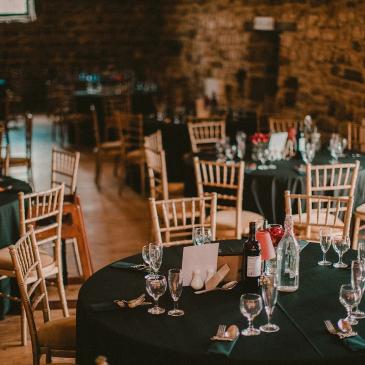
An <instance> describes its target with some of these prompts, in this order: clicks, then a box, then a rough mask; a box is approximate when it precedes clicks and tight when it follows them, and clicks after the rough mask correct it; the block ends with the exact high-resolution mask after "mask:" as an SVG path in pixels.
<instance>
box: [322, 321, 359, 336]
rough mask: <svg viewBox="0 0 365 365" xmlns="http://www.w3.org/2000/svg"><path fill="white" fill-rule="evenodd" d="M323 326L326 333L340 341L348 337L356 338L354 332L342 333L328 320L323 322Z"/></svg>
mask: <svg viewBox="0 0 365 365" xmlns="http://www.w3.org/2000/svg"><path fill="white" fill-rule="evenodd" d="M324 324H325V326H326V328H327V331H328V332H329V333H330V334H331V335H335V336H338V337H339V338H340V339H344V338H348V337H353V336H356V335H357V333H356V332H349V333H344V332H341V331H338V330H337V329H336V328H335V326H334V325H333V323H332V322H331V321H329V320H325V321H324Z"/></svg>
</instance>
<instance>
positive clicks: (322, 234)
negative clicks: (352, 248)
mask: <svg viewBox="0 0 365 365" xmlns="http://www.w3.org/2000/svg"><path fill="white" fill-rule="evenodd" d="M332 239H333V236H332V229H325V228H322V229H321V230H320V231H319V243H320V246H321V250H322V253H323V258H322V261H319V262H318V265H320V266H330V265H332V262H331V261H328V260H326V253H327V251H328V250H329V249H330V247H331V244H332Z"/></svg>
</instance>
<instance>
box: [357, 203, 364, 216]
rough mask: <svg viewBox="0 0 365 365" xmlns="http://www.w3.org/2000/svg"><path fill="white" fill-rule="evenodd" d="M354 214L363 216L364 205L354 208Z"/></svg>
mask: <svg viewBox="0 0 365 365" xmlns="http://www.w3.org/2000/svg"><path fill="white" fill-rule="evenodd" d="M356 213H360V214H365V204H361V205H359V206H358V207H357V208H356Z"/></svg>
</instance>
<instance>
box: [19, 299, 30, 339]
mask: <svg viewBox="0 0 365 365" xmlns="http://www.w3.org/2000/svg"><path fill="white" fill-rule="evenodd" d="M20 336H21V343H22V346H27V344H28V326H27V317H26V315H25V309H24V306H23V305H22V304H20Z"/></svg>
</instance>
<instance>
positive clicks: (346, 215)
mask: <svg viewBox="0 0 365 365" xmlns="http://www.w3.org/2000/svg"><path fill="white" fill-rule="evenodd" d="M352 207H353V198H352V197H351V196H346V197H335V196H323V195H307V194H291V193H290V191H285V211H286V213H287V214H292V213H294V216H295V217H296V219H295V221H294V229H295V231H296V233H297V235H298V238H300V239H305V240H310V241H317V242H318V240H319V239H318V237H319V230H320V229H321V228H332V229H333V231H334V232H335V233H337V234H342V235H344V236H345V235H348V234H349V232H350V224H351V217H352Z"/></svg>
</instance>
